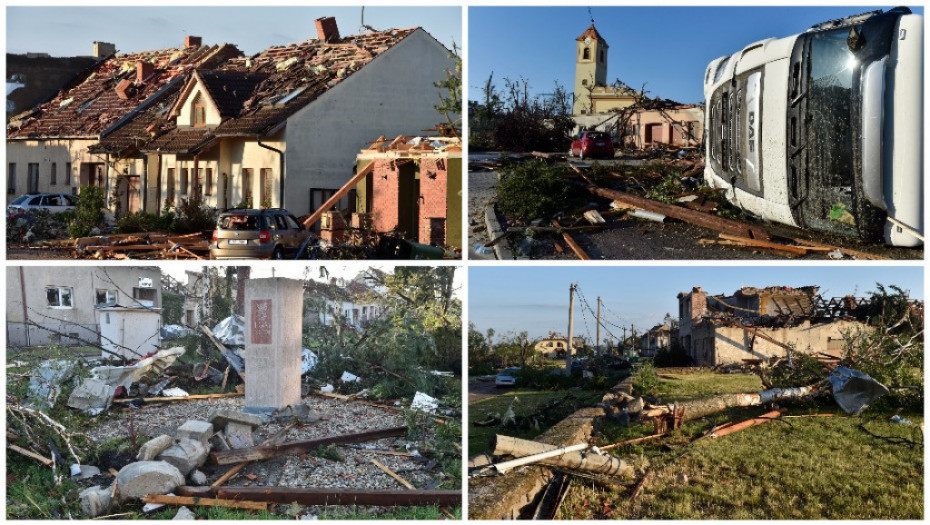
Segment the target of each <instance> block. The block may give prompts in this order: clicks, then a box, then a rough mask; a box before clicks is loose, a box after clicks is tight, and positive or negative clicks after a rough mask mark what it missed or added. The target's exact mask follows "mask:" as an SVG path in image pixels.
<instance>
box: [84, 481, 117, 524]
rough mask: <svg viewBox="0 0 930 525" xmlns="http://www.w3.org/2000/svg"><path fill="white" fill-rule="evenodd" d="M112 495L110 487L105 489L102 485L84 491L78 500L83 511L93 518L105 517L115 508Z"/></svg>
mask: <svg viewBox="0 0 930 525" xmlns="http://www.w3.org/2000/svg"><path fill="white" fill-rule="evenodd" d="M112 493H113V491H112V489H110V488H109V487H107V488H103V487H101V486H100V485H95V486H93V487H90V488H86V489H84V490H82V491H81V493H80V494H78V500H80V502H81V510H82V511H84V514H87V515H88V516H89V517H91V518H96V517H97V516H101V515H103V514H104V513H105V512H107V511H109V510H110V507H112V506H113V502H112V498H111V496H112Z"/></svg>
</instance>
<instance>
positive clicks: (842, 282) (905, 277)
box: [468, 265, 924, 341]
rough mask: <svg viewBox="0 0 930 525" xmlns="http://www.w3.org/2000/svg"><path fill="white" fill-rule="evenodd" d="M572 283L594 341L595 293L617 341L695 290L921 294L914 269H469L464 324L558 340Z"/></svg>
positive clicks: (582, 327)
mask: <svg viewBox="0 0 930 525" xmlns="http://www.w3.org/2000/svg"><path fill="white" fill-rule="evenodd" d="M573 282H574V283H577V284H578V288H579V289H580V293H576V296H575V327H574V332H575V334H576V335H579V336H581V335H584V336H589V339H590V340H592V341H593V340H594V335H595V334H594V330H595V316H594V315H593V314H591V313H590V312H591V311H594V310H595V309H596V308H597V297H598V295H600V297H601V301H602V303H603V306H602V307H601V318H602V320H603V321H604V323H605V324H606V325H607V329H608V330H610V331H611V332H612V333H613V335H615V336H616V337H617V338H621V337H622V336H623V333H622V332H621V330H619V329H618V328H617V327H618V326H623V327H627V335H629V326H630V324H631V323H632V324H633V325H634V326H635V327H636V331H637V333H642V331H643V330H646V329H649V328H651V327H653V326H655V325H656V324H659V323H660V322H662V318H663V317H665V314H666V313H671V314H672V315H673V316H675V317H677V312H678V300H677V295H678V294H679V293H680V292H689V291H691V289H692V288H693V287H694V286H700V287H702V288H703V289H704V291H705V292H707V293H708V294H711V295H716V294H721V293H723V294H732V293H733V292H735V291H736V290H738V289H739V288H740V287H743V286H756V287H760V288H761V287H765V286H793V287H800V286H807V285H819V286H820V287H821V289H820V292H821V294H822V295H824V296H825V297H837V296H844V295H850V294H852V295H856V296H864V295H866V294H867V293H868V292H870V291H873V290H875V283H876V282H878V283H881V284H883V285H885V286H888V285H890V284H895V285H898V286H900V287H901V288H903V289H905V290H908V291H909V292H910V295H911V297H912V298H914V299H920V300H923V296H924V286H923V269H922V268H921V267H917V266H909V267H893V266H869V267H860V266H845V265H844V266H830V267H825V266H817V267H815V266H791V267H788V266H777V267H771V266H751V267H746V266H723V267H711V266H656V267H637V266H623V267H606V266H596V267H594V266H586V267H579V266H562V267H554V266H550V267H540V266H534V267H513V266H504V267H502V266H498V267H491V266H480V267H475V266H473V267H471V268H470V269H469V274H468V288H469V290H468V316H469V317H468V321H469V323H474V324H475V326H476V328H477V329H478V330H479V331H480V332H482V333H485V332H486V331H487V329H488V328H493V329H494V331H495V332H496V333H497V334H500V335H503V334H507V333H517V332H520V331H523V330H526V331H527V332H529V335H530V337H541V336H545V335H547V334H548V333H549V332H550V331H555V332H559V333H561V334H563V335H564V334H565V333H566V332H567V331H568V289H569V286H570V284H571V283H573ZM585 302H587V304H588V305H589V306H590V309H591V310H587V308H586V307H585V306H584V303H585ZM612 325H616V326H612ZM601 333H602V337H609V335H610V334H606V333H605V332H604V330H602V332H601ZM495 338H496V336H495ZM611 339H613V337H611Z"/></svg>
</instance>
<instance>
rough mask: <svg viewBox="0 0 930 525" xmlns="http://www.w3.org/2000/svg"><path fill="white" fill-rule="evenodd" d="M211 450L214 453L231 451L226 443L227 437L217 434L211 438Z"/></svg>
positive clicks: (220, 433)
mask: <svg viewBox="0 0 930 525" xmlns="http://www.w3.org/2000/svg"><path fill="white" fill-rule="evenodd" d="M210 449H211V450H213V451H214V452H225V451H227V450H229V443H227V442H226V435H225V434H223V433H222V432H217V433H216V434H213V436H211V437H210Z"/></svg>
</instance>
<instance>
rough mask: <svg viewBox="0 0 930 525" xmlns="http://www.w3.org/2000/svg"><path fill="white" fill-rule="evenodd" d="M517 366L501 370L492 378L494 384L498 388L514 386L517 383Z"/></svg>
mask: <svg viewBox="0 0 930 525" xmlns="http://www.w3.org/2000/svg"><path fill="white" fill-rule="evenodd" d="M519 371H520V368H519V367H514V368H505V369H503V370H501V371H500V372H499V373H498V374H497V377H496V378H495V379H494V386H496V387H498V388H500V387H505V386H514V385H516V384H517V372H519Z"/></svg>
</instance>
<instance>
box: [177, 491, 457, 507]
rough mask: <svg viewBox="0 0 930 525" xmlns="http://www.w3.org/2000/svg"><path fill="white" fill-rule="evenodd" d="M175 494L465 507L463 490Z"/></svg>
mask: <svg viewBox="0 0 930 525" xmlns="http://www.w3.org/2000/svg"><path fill="white" fill-rule="evenodd" d="M175 492H177V493H178V494H180V495H182V496H192V497H200V498H210V497H217V498H221V499H233V500H237V501H261V502H266V503H280V504H285V505H287V504H291V503H295V502H296V503H297V504H299V505H374V506H379V507H410V506H418V505H440V506H444V507H448V506H458V505H461V504H462V491H461V490H360V489H346V488H332V489H320V488H303V487H298V488H295V487H192V486H181V487H178V488H177V489H176V490H175Z"/></svg>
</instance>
